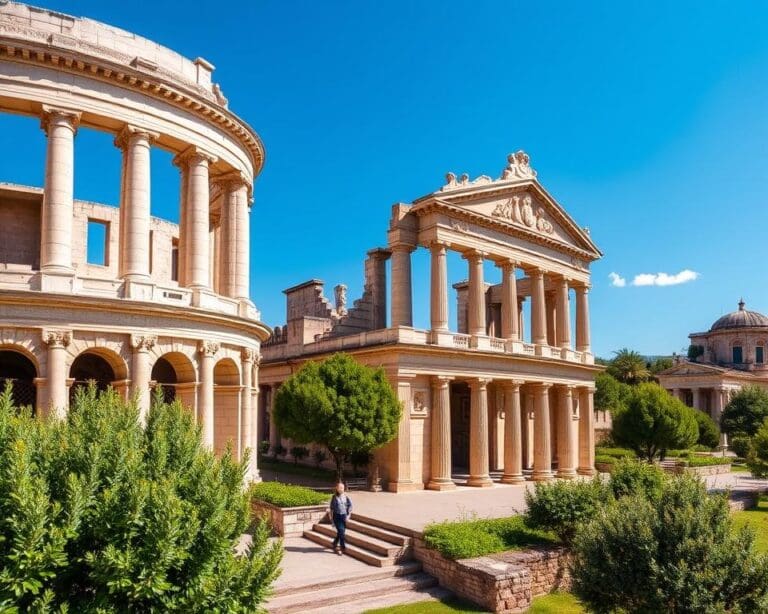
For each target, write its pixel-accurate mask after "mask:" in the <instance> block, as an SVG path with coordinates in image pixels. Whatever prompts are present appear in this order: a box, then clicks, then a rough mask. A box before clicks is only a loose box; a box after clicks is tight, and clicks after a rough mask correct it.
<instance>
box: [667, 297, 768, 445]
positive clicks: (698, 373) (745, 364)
mask: <svg viewBox="0 0 768 614" xmlns="http://www.w3.org/2000/svg"><path fill="white" fill-rule="evenodd" d="M745 306H746V304H745V303H744V301H743V300H740V301H739V304H738V309H737V310H736V311H733V312H731V313H728V314H726V315H724V316H722V317H721V318H718V319H717V320H716V321H715V322H714V324H712V326H711V328H710V329H709V330H708V331H707V332H702V333H691V334H690V335H688V337H689V338H690V340H691V345H692V346H695V347H698V348H700V350H699V351H700V352H702V353H701V355H700V356H699V357H697V358H696V359H695V361H691V360H686V359H682V358H681V359H679V360H678V362H677V364H676V365H674V366H673V367H671V368H670V369H667V370H666V371H663V372H661V373H659V375H658V377H659V383H660V384H661V385H662V386H663V387H664V388H666V389H667V390H668V391H669V392H670V393H671V394H674V395H675V396H676V397H678V398H679V399H680V400H682V401H683V402H684V403H686V404H687V405H688V406H690V407H693V408H695V409H698V410H701V411H703V412H705V413H707V414H709V415H710V416H711V417H712V419H713V420H714V421H715V422H716V423H718V424H719V423H720V416H721V414H722V413H723V410H724V409H725V406H726V405H728V402H729V401H730V399H731V397H732V396H733V395H734V394H735V393H736V392H737V391H738V390H741V388H743V387H744V386H749V385H753V386H760V387H761V388H765V389H768V354H767V353H766V352H768V316H765V315H763V314H762V313H758V312H756V311H749V310H747V309H746V308H745ZM723 443H725V440H723Z"/></svg>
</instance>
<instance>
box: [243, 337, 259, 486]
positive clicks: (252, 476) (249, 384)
mask: <svg viewBox="0 0 768 614" xmlns="http://www.w3.org/2000/svg"><path fill="white" fill-rule="evenodd" d="M256 358H257V354H256V350H253V349H251V348H243V349H242V350H241V351H240V359H241V371H242V374H243V389H242V392H241V397H240V411H241V413H242V419H241V420H240V427H241V432H240V459H241V460H242V458H243V454H244V452H245V450H246V449H248V448H250V451H251V452H250V456H249V458H248V467H247V468H246V470H245V478H246V480H248V481H251V482H256V481H258V480H259V468H258V460H259V442H258V437H257V433H256V413H257V412H256V407H257V406H253V405H252V404H251V401H252V388H253V368H254V362H255V360H256Z"/></svg>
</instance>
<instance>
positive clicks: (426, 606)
mask: <svg viewBox="0 0 768 614" xmlns="http://www.w3.org/2000/svg"><path fill="white" fill-rule="evenodd" d="M486 611H487V610H483V609H482V608H481V607H479V606H476V605H475V604H474V603H470V602H469V601H464V600H463V599H457V598H455V597H454V598H448V599H443V600H437V599H430V600H427V601H417V602H416V603H406V604H403V605H395V606H392V607H389V608H380V609H376V610H366V611H365V612H364V614H474V613H475V612H486Z"/></svg>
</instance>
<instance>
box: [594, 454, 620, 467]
mask: <svg viewBox="0 0 768 614" xmlns="http://www.w3.org/2000/svg"><path fill="white" fill-rule="evenodd" d="M617 460H619V459H618V458H616V457H615V456H607V455H605V454H595V465H597V464H602V465H614V464H616V461H617Z"/></svg>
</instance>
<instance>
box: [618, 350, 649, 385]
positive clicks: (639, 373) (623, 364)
mask: <svg viewBox="0 0 768 614" xmlns="http://www.w3.org/2000/svg"><path fill="white" fill-rule="evenodd" d="M608 374H609V375H611V376H613V377H615V378H616V379H617V380H619V381H620V382H623V383H625V384H639V383H641V382H645V381H647V380H648V379H649V378H650V376H651V374H650V372H649V371H648V366H647V364H646V361H645V356H643V355H642V354H639V353H638V352H635V351H632V350H629V349H627V348H623V349H621V350H619V351H617V352H614V357H613V359H612V360H611V362H610V364H609V365H608Z"/></svg>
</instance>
